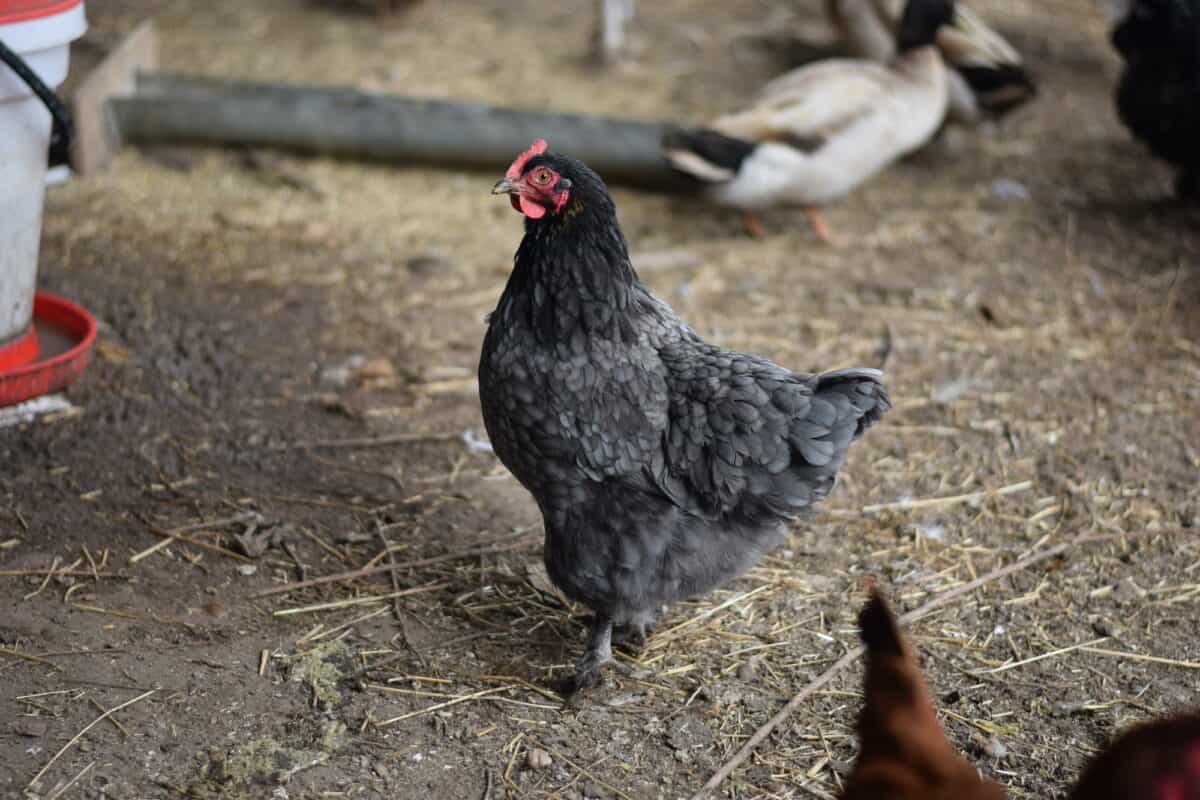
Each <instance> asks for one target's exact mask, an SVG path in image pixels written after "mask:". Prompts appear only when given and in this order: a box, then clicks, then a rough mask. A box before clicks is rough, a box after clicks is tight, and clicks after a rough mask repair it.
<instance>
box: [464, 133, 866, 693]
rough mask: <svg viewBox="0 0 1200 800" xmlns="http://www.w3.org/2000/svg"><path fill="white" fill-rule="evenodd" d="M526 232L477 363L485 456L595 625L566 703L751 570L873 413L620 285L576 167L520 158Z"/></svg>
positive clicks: (629, 277) (830, 384) (617, 261)
mask: <svg viewBox="0 0 1200 800" xmlns="http://www.w3.org/2000/svg"><path fill="white" fill-rule="evenodd" d="M494 191H495V192H496V193H507V194H508V195H509V196H510V199H511V201H512V204H513V207H514V208H516V209H517V210H518V211H520V212H521V213H523V214H524V215H525V237H524V239H523V240H522V241H521V245H520V247H519V249H518V250H517V254H516V258H515V263H514V267H513V271H512V274H511V276H510V277H509V279H508V284H507V286H505V289H504V293H503V295H502V296H501V298H500V302H499V305H498V306H497V307H496V310H495V311H494V312H493V313H492V315H491V317H490V322H489V325H488V330H487V335H486V337H485V338H484V342H483V353H482V356H481V358H480V363H479V396H480V404H481V406H482V408H483V418H484V422H485V423H486V425H487V430H488V434H489V435H490V436H491V440H492V444H493V446H494V448H495V452H496V455H497V456H498V457H499V458H500V460H501V461H502V462H504V464H505V466H507V467H508V468H509V469H510V470H511V471H512V473H513V474H514V475H515V476H516V478H517V480H519V481H520V482H521V484H522V485H524V486H525V488H527V489H528V490H529V491H530V492H531V493H532V494H533V496H534V499H535V500H537V503H538V506H539V507H540V509H541V511H542V515H543V518H544V521H545V530H546V544H545V561H546V568H547V571H548V572H549V575H550V578H551V579H552V580H553V581H554V583H555V584H556V585H557V586H558V587H559V588H560V589H562V591H563V592H564V593H565V594H566V595H567V596H568V597H570V598H573V599H574V600H576V601H578V602H580V603H583V604H584V605H586V606H588V607H589V608H590V609H592V611H594V612H595V617H594V620H593V622H592V627H591V634H590V637H589V641H588V645H587V652H586V653H585V654H584V656H583V657H582V658H581V659H580V660H579V662H578V664H577V665H576V672H575V677H574V680H573V682H572V684H573V685H572V686H571V687H570V688H571V690H573V689H577V688H582V687H585V686H589V685H591V684H593V683H595V682H596V681H597V680H598V678H599V674H600V667H601V666H602V665H603V664H604V663H606V662H608V661H610V660H611V641H612V634H613V627H614V625H615V626H617V632H618V636H620V635H621V634H625V635H629V636H640V635H642V634H643V633H644V628H645V626H646V625H647V624H649V623H650V622H652V621H653V620H654V618H655V616H656V615H657V613H658V612H659V610H660V609H661V608H662V606H663V605H665V604H667V603H670V602H672V601H674V600H678V599H680V598H683V597H687V596H689V595H695V594H700V593H702V592H706V591H708V590H710V589H712V588H714V587H716V586H717V585H718V584H720V583H722V582H723V581H725V580H727V579H729V578H731V577H733V576H735V575H738V574H740V573H742V572H744V571H746V570H747V569H749V568H750V567H751V566H752V565H753V564H754V563H755V562H756V561H757V560H758V558H759V557H760V556H761V555H762V553H763V551H765V550H766V549H767V548H769V547H771V546H772V545H774V544H775V543H776V542H778V541H780V540H781V538H782V534H783V531H784V523H785V522H786V521H788V520H789V519H791V518H793V517H794V516H796V515H797V514H799V513H800V512H802V511H804V510H805V509H807V508H808V507H809V506H811V505H812V504H813V503H815V502H817V501H818V500H820V499H822V498H823V497H825V496H826V495H827V494H828V493H829V491H830V489H832V488H833V485H834V480H835V477H836V475H837V471H838V468H839V467H841V465H842V460H843V459H844V458H845V455H846V449H847V448H848V447H849V445H850V442H851V441H852V440H853V439H855V438H856V437H857V436H859V435H860V434H861V433H862V432H863V431H864V430H865V429H866V428H867V427H868V426H869V425H870V424H871V423H873V422H875V421H876V420H878V419H879V418H880V417H881V416H882V415H883V413H884V412H885V411H886V410H887V409H888V408H889V405H890V404H889V401H888V396H887V392H886V391H885V389H884V387H883V384H882V383H881V382H880V379H881V374H880V373H879V372H878V371H877V370H873V369H846V370H839V371H837V372H829V373H825V374H823V375H807V374H803V373H796V372H791V371H789V370H787V369H784V368H783V367H780V366H776V365H775V364H772V363H771V362H770V361H767V360H766V359H764V358H760V357H758V356H753V355H747V354H744V353H737V352H733V351H730V350H725V349H722V348H720V347H717V346H716V345H712V344H709V343H708V342H705V341H704V340H703V339H701V338H700V337H699V336H697V335H696V333H695V332H694V331H693V330H692V329H691V328H689V327H688V326H687V325H686V324H685V323H684V322H683V321H682V320H680V319H679V318H678V317H677V316H675V313H674V312H673V311H672V310H671V308H670V307H669V306H667V304H666V303H664V302H662V301H661V300H659V299H658V298H656V297H655V296H654V295H652V294H651V293H650V291H649V290H648V289H646V287H645V286H643V285H642V284H641V282H640V281H639V280H638V277H637V274H636V273H635V272H634V269H633V266H632V265H631V263H630V261H629V253H628V250H627V247H626V243H625V237H624V235H623V234H622V233H621V229H620V227H619V226H618V224H617V216H616V209H615V207H614V206H613V201H612V199H611V198H610V197H609V194H608V190H607V188H606V187H605V185H604V182H603V181H601V179H600V177H599V176H598V175H596V173H594V172H593V171H592V170H591V169H589V168H588V167H587V166H586V165H584V164H583V163H581V162H579V161H577V160H575V159H573V158H569V157H567V156H563V155H558V154H553V153H548V152H546V143H545V142H543V141H540V140H539V141H537V142H535V143H534V145H533V147H531V148H530V149H529V150H528V151H526V152H525V153H523V154H521V155H520V156H519V157H518V158H517V160H516V161H514V162H513V164H512V166H511V167H510V168H509V170H508V173H507V175H506V177H505V178H504V179H503V180H501V181H500V182H499V183H497V184H496V187H495V190H494Z"/></svg>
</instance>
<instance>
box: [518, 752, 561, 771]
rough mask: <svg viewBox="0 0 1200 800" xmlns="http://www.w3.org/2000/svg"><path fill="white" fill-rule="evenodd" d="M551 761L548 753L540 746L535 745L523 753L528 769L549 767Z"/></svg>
mask: <svg viewBox="0 0 1200 800" xmlns="http://www.w3.org/2000/svg"><path fill="white" fill-rule="evenodd" d="M553 763H554V762H553V761H552V760H551V758H550V754H549V753H547V752H546V751H545V750H543V749H542V748H540V747H535V748H533V749H532V750H530V751H529V752H528V753H526V754H525V766H527V767H529V769H549V768H550V765H551V764H553Z"/></svg>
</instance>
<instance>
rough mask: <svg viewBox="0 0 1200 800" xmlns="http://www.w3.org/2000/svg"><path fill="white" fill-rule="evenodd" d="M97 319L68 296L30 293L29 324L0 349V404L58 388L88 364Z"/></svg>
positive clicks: (14, 402)
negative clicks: (27, 330) (15, 339)
mask: <svg viewBox="0 0 1200 800" xmlns="http://www.w3.org/2000/svg"><path fill="white" fill-rule="evenodd" d="M95 340H96V320H95V319H93V317H92V315H91V314H89V313H88V312H87V311H86V310H85V309H83V308H81V307H80V306H77V305H75V304H74V303H72V302H71V301H70V300H64V299H62V298H61V297H56V296H55V295H52V294H47V293H46V292H38V293H37V294H35V295H34V297H33V325H31V326H30V328H29V332H28V333H26V334H25V335H24V336H22V337H21V338H20V339H18V340H17V341H15V342H13V343H11V344H8V345H5V346H4V347H0V407H2V406H11V405H15V404H16V403H23V402H25V401H26V400H29V399H30V398H33V397H37V396H38V395H42V394H46V393H47V392H53V391H57V390H58V389H61V388H63V387H64V386H66V385H67V384H68V383H70V382H71V381H73V380H75V379H76V378H77V377H79V373H80V372H82V371H83V368H84V367H86V366H87V363H88V357H89V356H90V355H91V350H92V342H94V341H95Z"/></svg>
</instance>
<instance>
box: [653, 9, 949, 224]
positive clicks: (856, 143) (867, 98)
mask: <svg viewBox="0 0 1200 800" xmlns="http://www.w3.org/2000/svg"><path fill="white" fill-rule="evenodd" d="M954 15H955V5H954V0H908V5H907V6H906V7H905V9H904V13H903V14H902V15H901V19H900V22H899V24H898V26H897V32H896V37H895V39H896V55H895V57H894V58H892V59H891V61H889V62H888V63H886V64H880V63H876V62H874V61H868V60H865V59H852V58H831V59H826V60H822V61H818V62H815V63H812V64H809V65H806V66H803V67H800V68H798V69H795V70H792V71H791V72H788V73H785V74H783V75H781V76H779V77H778V78H775V79H774V80H772V81H770V82H768V83H767V84H766V86H765V87H763V89H762V91H761V93H760V94H759V96H758V98H757V99H756V100H755V101H754V102H753V103H752V104H751V105H750V106H749V107H748V108H746V109H744V110H742V111H739V112H737V113H733V114H727V115H725V116H722V117H719V118H717V119H716V120H714V121H712V122H711V123H709V124H708V125H706V126H704V127H701V128H686V127H679V126H671V127H668V128H667V129H666V130H665V131H664V133H663V136H662V150H663V155H664V157H665V158H666V160H667V162H668V163H669V164H670V166H671V167H673V168H674V169H675V170H676V171H677V172H680V173H682V174H683V175H684V176H685V177H686V178H687V179H689V180H690V181H692V182H694V183H695V184H697V185H698V186H699V187H700V190H701V191H702V192H703V193H704V194H705V196H706V197H707V198H708V199H709V200H711V201H712V202H714V203H716V204H718V205H722V206H727V207H732V208H736V209H739V210H741V211H742V212H743V215H744V221H745V225H746V229H747V231H748V232H749V233H750V234H751V235H753V236H762V235H764V233H765V231H764V229H763V226H762V223H761V222H760V221H759V220H758V217H757V212H759V211H762V210H764V209H767V208H772V207H776V206H783V205H799V206H801V207H803V208H804V209H805V211H806V213H807V214H808V216H809V219H810V222H811V224H812V227H813V231H814V232H815V233H816V235H817V237H818V238H819V239H821V240H822V241H824V242H826V243H827V244H831V245H835V246H836V245H838V244H840V241H839V240H838V239H837V237H835V236H834V234H833V232H832V231H831V230H830V228H829V225H828V223H826V222H825V219H824V217H823V215H822V214H821V206H823V205H826V204H828V203H829V202H831V201H833V200H835V199H837V198H838V197H841V196H842V195H845V194H846V193H848V192H850V191H851V190H853V189H854V188H855V187H857V186H859V185H860V184H862V183H863V182H865V181H866V180H867V179H869V178H871V177H872V176H874V175H875V174H877V173H878V172H880V171H881V170H883V169H884V168H885V167H887V166H888V165H889V164H891V163H892V162H894V161H895V160H897V159H898V158H900V157H901V156H903V155H905V154H907V153H910V152H912V151H914V150H916V149H918V148H920V147H921V146H922V145H923V144H925V143H926V142H927V141H928V140H929V139H930V138H932V136H933V135H934V133H936V132H937V130H938V128H939V127H940V125H941V123H942V120H943V118H944V116H945V114H946V106H947V83H946V74H947V69H946V66H945V63H944V61H943V60H942V56H941V53H940V52H939V51H938V48H937V47H936V45H935V40H936V37H937V33H938V31H939V30H940V29H942V28H943V27H944V26H946V25H948V24H950V23H951V22H952V20H953V19H954Z"/></svg>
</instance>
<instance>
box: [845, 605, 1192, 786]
mask: <svg viewBox="0 0 1200 800" xmlns="http://www.w3.org/2000/svg"><path fill="white" fill-rule="evenodd" d="M858 624H859V627H860V628H861V629H862V639H863V642H864V643H865V644H866V646H867V674H866V680H865V685H864V687H863V695H864V696H863V709H862V713H861V714H860V715H859V718H858V736H859V740H860V742H861V747H860V749H859V752H858V760H857V761H856V762H855V764H854V770H853V771H852V772H851V773H850V778H849V780H848V781H847V782H846V788H845V791H843V792H842V796H841V797H842V800H1004V798H1005V796H1006V795H1005V791H1004V788H1003V787H1002V786H1000V784H998V783H995V782H993V781H990V780H987V779H985V778H982V777H980V775H979V773H978V772H977V771H976V770H975V767H973V766H971V765H970V764H968V763H967V762H966V761H964V760H963V759H962V758H961V757H960V756H959V755H958V754H957V753H955V752H954V748H952V747H951V746H950V742H948V741H947V740H946V737H945V735H944V734H943V733H942V729H941V726H940V725H938V721H937V716H936V714H934V711H933V702H932V700H931V698H930V696H929V691H928V690H927V689H926V688H925V681H924V679H923V678H922V677H921V670H920V668H919V667H918V666H917V661H916V659H915V658H914V657H913V653H912V649H911V648H910V647H909V645H908V643H907V642H906V641H905V640H904V637H903V636H901V634H900V630H899V628H898V627H897V626H896V619H895V617H893V616H892V612H891V611H890V610H889V609H888V606H887V603H886V602H885V601H884V599H883V597H882V596H881V595H880V593H879V592H878V591H877V590H874V589H873V590H872V592H871V599H870V601H869V602H868V603H867V605H866V607H865V608H864V609H863V610H862V613H861V614H860V615H859V618H858ZM1163 800H1166V798H1163ZM1189 800H1190V799H1189Z"/></svg>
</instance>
